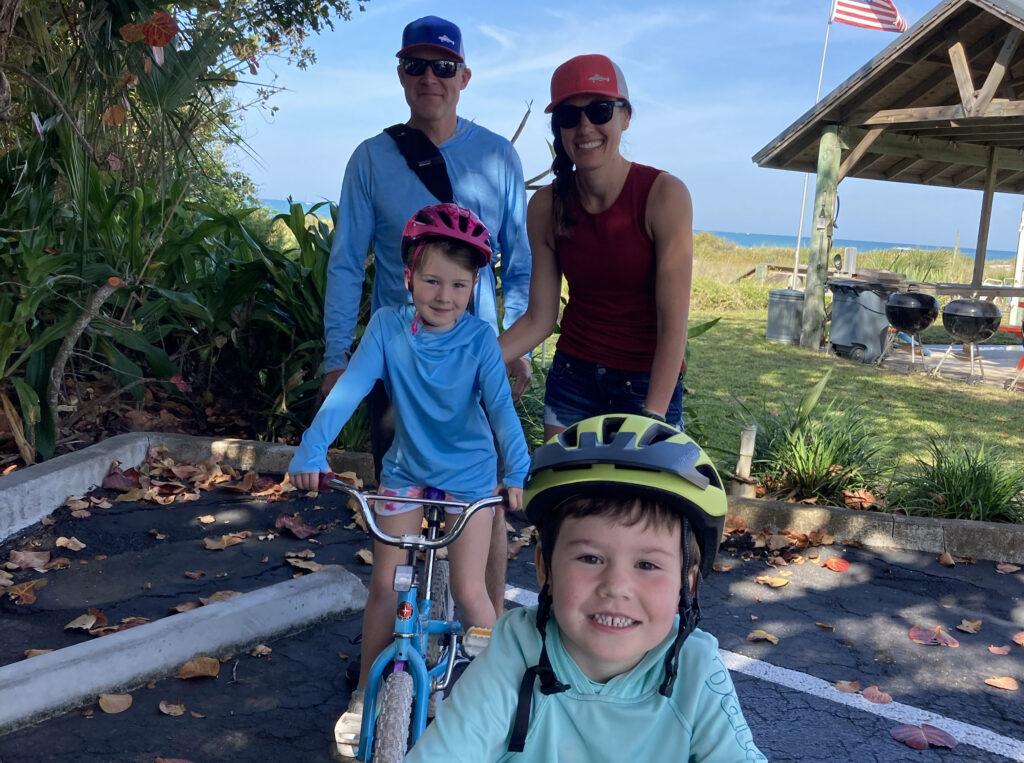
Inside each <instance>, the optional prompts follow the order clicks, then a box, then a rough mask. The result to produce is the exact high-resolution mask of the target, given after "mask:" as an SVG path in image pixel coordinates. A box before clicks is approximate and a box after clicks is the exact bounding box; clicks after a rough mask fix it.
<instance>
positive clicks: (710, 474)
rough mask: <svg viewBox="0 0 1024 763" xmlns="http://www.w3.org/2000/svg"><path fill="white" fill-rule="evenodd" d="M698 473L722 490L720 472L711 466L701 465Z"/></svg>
mask: <svg viewBox="0 0 1024 763" xmlns="http://www.w3.org/2000/svg"><path fill="white" fill-rule="evenodd" d="M697 471H698V472H700V473H701V474H703V475H704V476H705V477H707V478H708V481H709V482H710V483H711V484H712V485H714V486H715V487H717V488H718V489H720V490H721V489H722V480H721V478H720V477H719V476H718V472H716V471H715V468H714V467H713V466H711V464H701V465H700V466H698V467H697Z"/></svg>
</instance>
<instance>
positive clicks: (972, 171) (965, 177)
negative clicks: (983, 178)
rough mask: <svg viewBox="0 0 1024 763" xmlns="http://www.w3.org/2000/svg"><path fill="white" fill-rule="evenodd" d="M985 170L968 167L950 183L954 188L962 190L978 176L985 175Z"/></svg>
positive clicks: (952, 178)
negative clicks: (964, 185)
mask: <svg viewBox="0 0 1024 763" xmlns="http://www.w3.org/2000/svg"><path fill="white" fill-rule="evenodd" d="M984 172H985V169H984V168H983V167H968V168H967V169H966V170H964V171H963V172H961V173H959V174H957V175H953V177H951V178H950V182H951V183H952V184H953V187H954V188H961V187H962V186H963V184H964V183H968V182H970V181H971V180H973V179H974V178H975V177H977V176H978V175H981V174H984Z"/></svg>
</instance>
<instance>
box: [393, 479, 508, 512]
mask: <svg viewBox="0 0 1024 763" xmlns="http://www.w3.org/2000/svg"><path fill="white" fill-rule="evenodd" d="M426 489H427V488H426V487H424V486H422V485H413V486H411V487H401V488H392V487H386V486H384V485H381V487H380V490H378V491H377V492H378V493H379V494H380V495H394V496H398V497H400V498H422V497H423V493H424V492H425V491H426ZM444 500H446V501H458V500H459V499H458V498H456V497H455V496H454V495H452V494H451V493H445V494H444ZM422 508H423V504H422V503H413V502H408V503H406V502H405V501H376V502H375V503H374V506H373V510H374V512H375V513H376V514H378V515H381V516H395V515H397V514H407V513H408V512H410V511H419V510H421V509H422ZM444 513H445V514H461V513H462V509H460V508H457V507H455V506H445V509H444ZM491 513H492V514H493V513H494V509H491Z"/></svg>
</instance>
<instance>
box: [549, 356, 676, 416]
mask: <svg viewBox="0 0 1024 763" xmlns="http://www.w3.org/2000/svg"><path fill="white" fill-rule="evenodd" d="M650 383H651V375H650V374H649V373H647V372H644V371H622V370H620V369H617V368H608V367H607V366H602V365H600V364H599V363H590V362H588V361H585V360H578V359H576V358H573V357H571V356H569V355H566V354H565V353H564V352H560V351H555V357H554V358H553V359H552V362H551V368H550V369H548V379H547V386H546V387H545V390H544V423H545V424H548V425H551V426H559V427H567V426H569V425H571V424H575V423H576V422H577V421H581V420H583V419H586V418H589V417H591V416H600V415H603V414H606V413H640V412H641V410H642V409H643V407H644V403H645V402H646V401H647V388H648V387H649V386H650ZM665 420H666V421H667V422H668V423H669V424H672V425H673V426H676V427H679V428H680V429H682V428H683V385H682V382H681V381H677V382H676V388H675V390H674V391H673V392H672V400H671V402H670V403H669V406H668V411H667V413H666V416H665Z"/></svg>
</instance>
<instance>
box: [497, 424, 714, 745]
mask: <svg viewBox="0 0 1024 763" xmlns="http://www.w3.org/2000/svg"><path fill="white" fill-rule="evenodd" d="M588 495H590V496H595V497H596V496H609V495H612V496H621V497H622V498H624V499H629V498H648V499H651V500H654V501H657V502H659V503H661V504H662V505H663V506H666V507H668V508H671V509H674V510H675V511H677V512H678V513H679V515H680V519H681V521H682V537H683V539H684V542H683V549H682V551H683V570H684V571H685V570H688V569H690V567H691V564H692V562H691V558H690V544H689V543H688V542H686V539H687V538H688V537H689V533H690V531H691V530H692V531H693V533H694V535H695V536H696V538H697V543H698V546H699V548H700V550H701V567H700V571H701V575H702V576H704V577H706V576H707V575H708V574H709V573H710V572H711V569H712V565H713V564H714V562H715V553H716V552H717V551H718V545H719V543H720V541H721V538H722V530H723V528H724V526H725V514H726V510H727V501H726V496H725V490H724V489H723V487H722V480H721V478H720V477H719V476H718V472H717V471H716V470H715V467H714V464H712V462H711V459H709V458H708V457H707V454H705V453H704V451H703V450H702V449H701V448H700V446H699V445H697V443H695V442H694V441H693V440H691V439H690V438H689V437H688V436H687V435H685V434H684V433H683V432H681V431H680V430H678V429H676V428H675V427H673V426H670V425H668V424H665V423H663V422H659V421H655V420H654V419H649V418H647V417H646V416H637V415H632V414H609V415H604V416H595V417H593V418H589V419H585V420H583V421H580V422H578V423H576V424H573V425H572V426H570V427H569V428H568V429H566V430H564V431H563V432H561V433H560V434H558V435H556V436H555V437H553V438H551V439H550V440H549V441H548V442H547V444H545V445H543V446H541V447H540V448H538V449H537V450H536V451H535V452H534V454H533V459H532V461H531V464H530V473H529V474H528V475H527V478H526V484H525V486H524V487H523V505H524V510H525V511H526V515H527V517H528V518H529V519H530V521H532V522H533V523H534V525H536V527H537V532H538V533H539V534H540V539H541V549H542V553H543V555H544V561H545V563H546V565H547V568H548V569H549V570H550V569H551V551H552V546H553V538H554V537H555V531H556V530H557V528H556V527H553V523H552V522H549V521H548V518H549V517H550V516H551V515H552V511H553V510H554V509H555V508H557V507H558V506H560V505H561V504H562V503H564V502H566V501H568V500H571V499H574V498H580V497H586V496H588ZM685 578H686V576H685V572H684V580H685ZM698 590H699V578H698ZM551 605H552V601H551V590H550V585H549V583H548V582H547V581H545V583H544V586H543V587H542V588H541V591H540V594H539V595H538V597H537V619H536V623H537V630H538V631H540V634H541V651H540V657H539V659H538V662H537V664H536V665H534V666H532V667H530V668H527V670H526V674H525V675H524V676H523V679H522V681H521V683H520V687H519V701H518V705H517V708H516V714H515V718H514V720H513V725H512V735H511V737H510V739H509V745H508V750H509V751H510V752H522V751H523V749H524V747H525V744H526V730H527V727H528V725H529V718H530V707H531V705H532V701H533V689H534V684H535V681H536V680H538V679H539V680H540V682H541V687H540V690H541V692H542V693H543V694H557V693H558V692H562V691H565V690H567V689H568V688H570V687H569V686H568V685H566V684H564V683H562V682H560V681H559V680H558V678H557V676H555V672H554V670H553V669H552V667H551V661H550V660H549V659H548V654H547V634H546V628H547V622H548V619H549V617H550V615H551ZM698 622H700V606H699V604H698V602H697V591H691V589H690V586H689V585H685V584H684V585H683V586H682V587H681V589H680V592H679V627H678V630H677V632H676V638H675V642H674V644H673V645H672V647H671V648H670V649H669V650H668V653H667V654H666V656H665V678H664V680H663V681H662V683H661V686H660V687H659V689H658V691H659V692H660V693H661V694H662V695H664V696H666V697H669V696H671V694H672V687H673V685H674V683H675V677H676V672H677V666H678V662H679V650H680V649H682V646H683V642H685V641H686V638H687V637H688V636H689V635H690V633H692V632H693V629H694V628H696V627H697V623H698Z"/></svg>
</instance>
